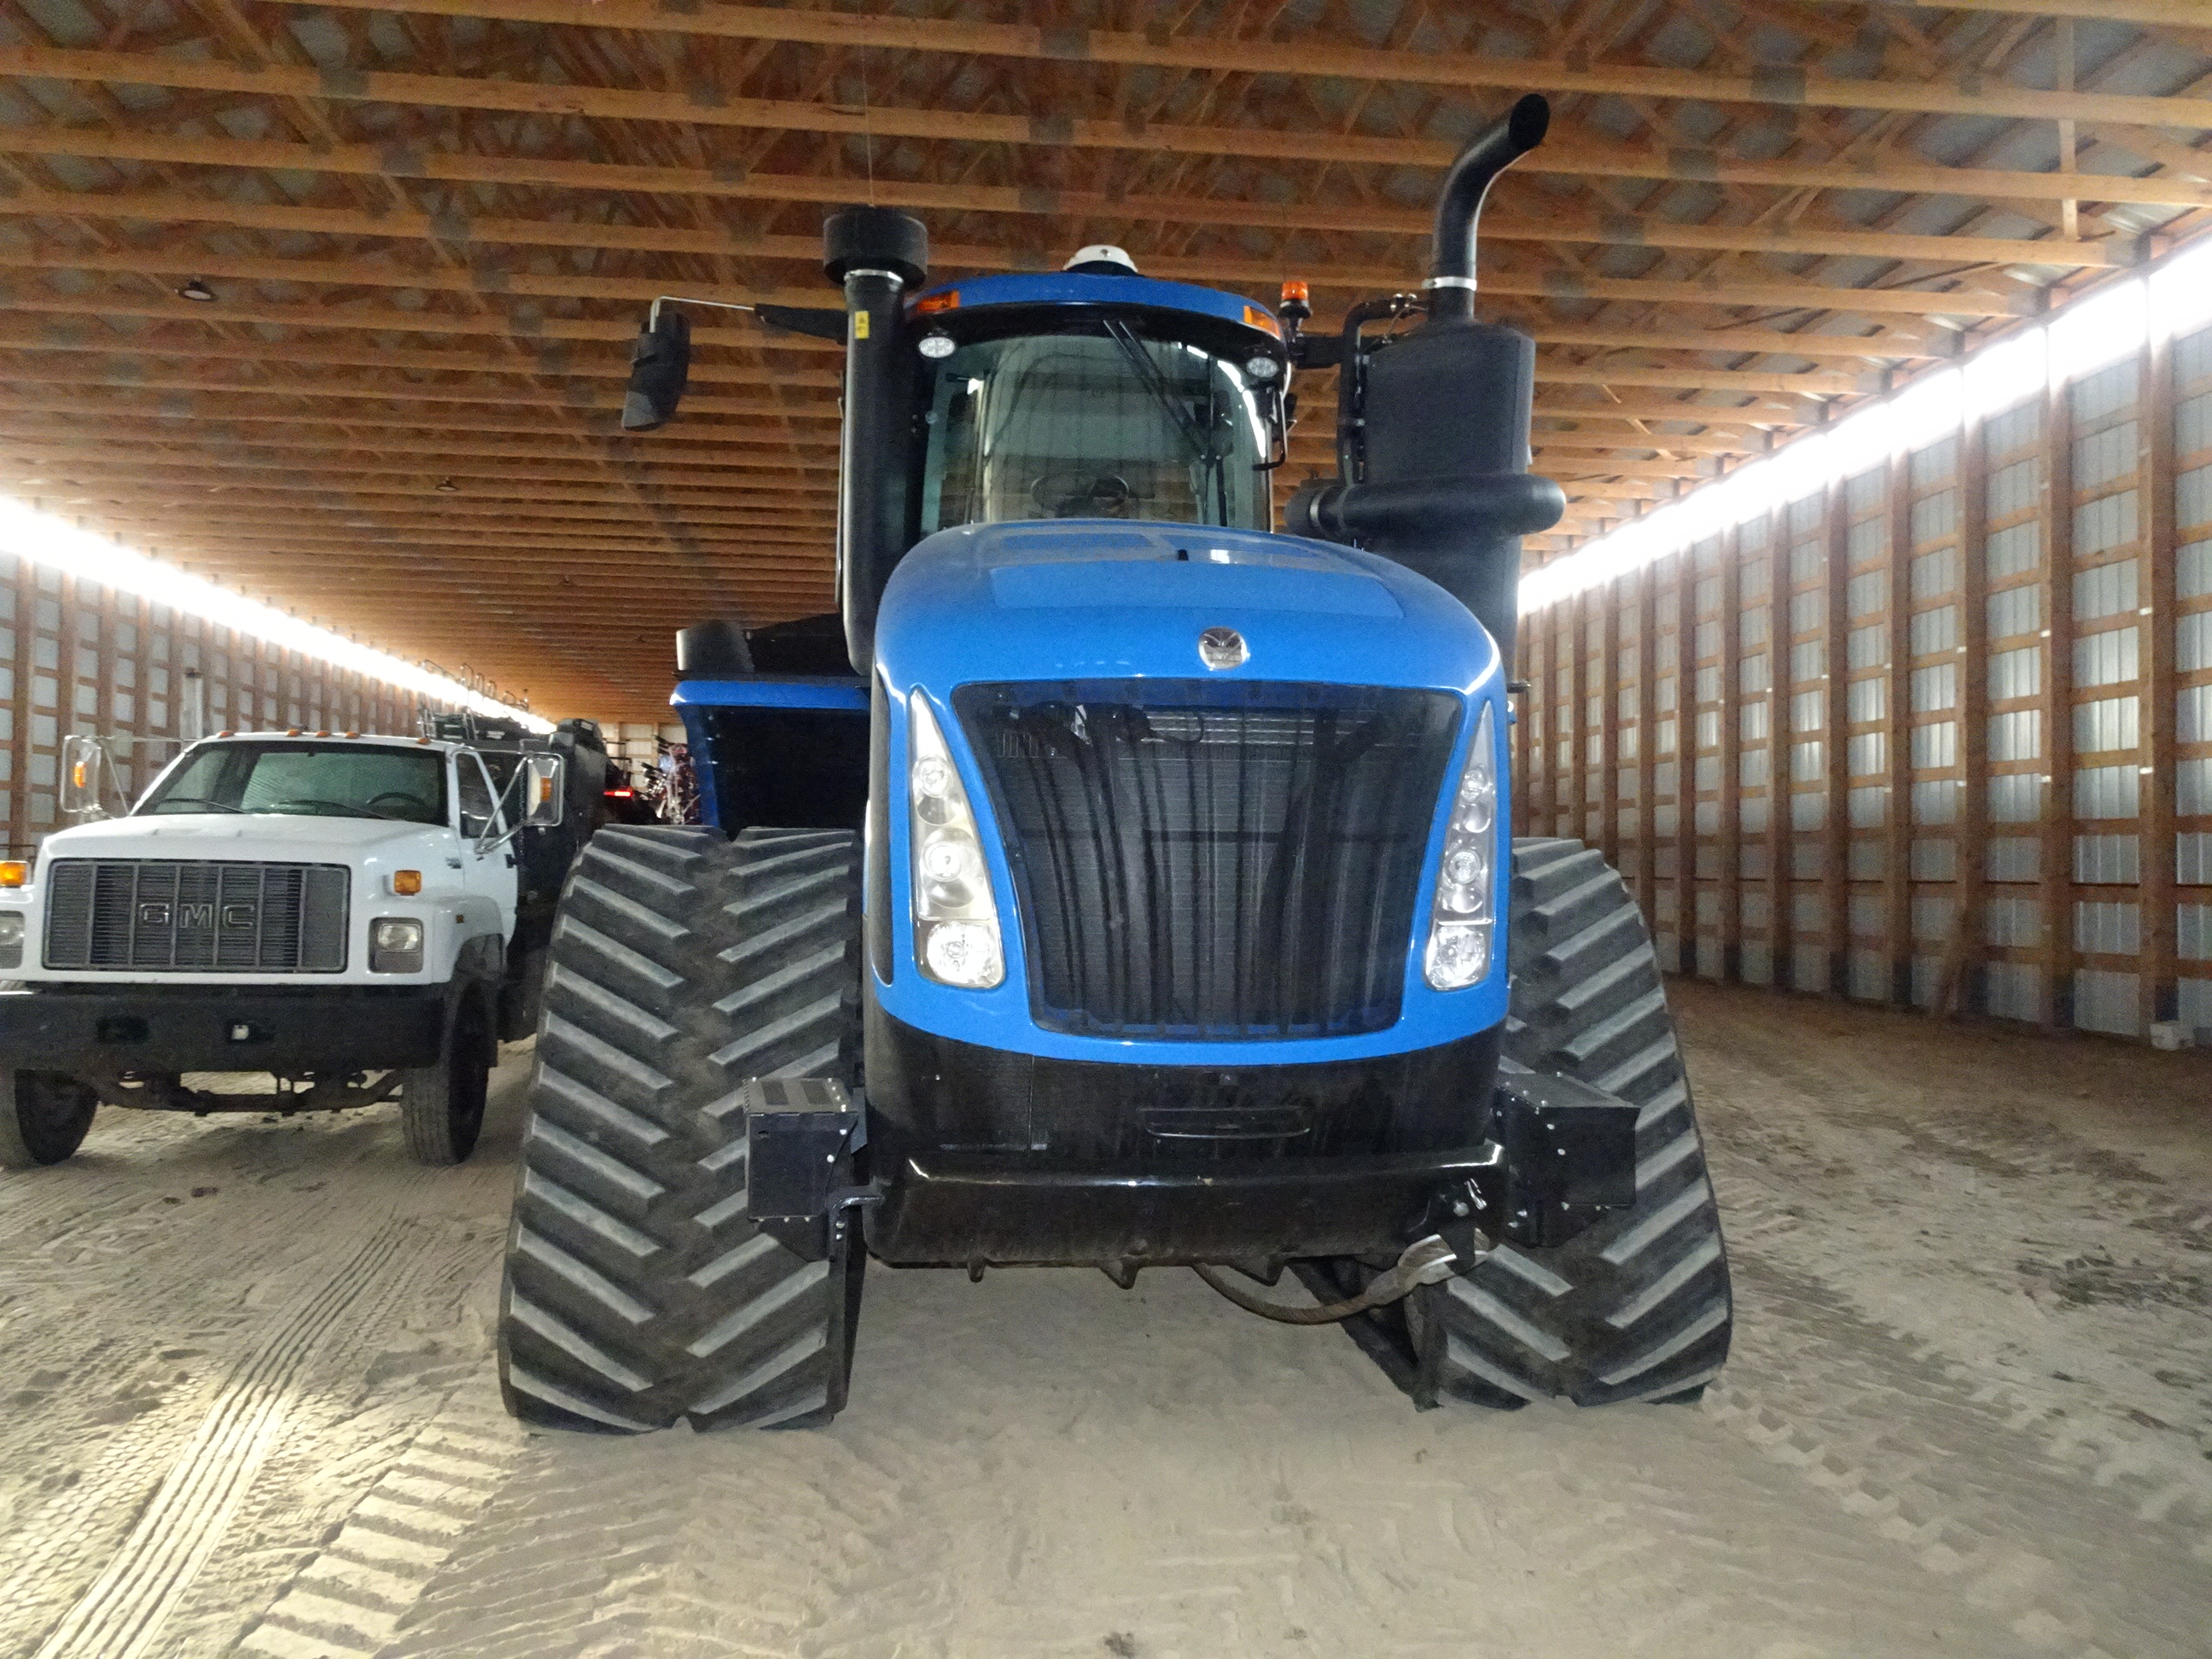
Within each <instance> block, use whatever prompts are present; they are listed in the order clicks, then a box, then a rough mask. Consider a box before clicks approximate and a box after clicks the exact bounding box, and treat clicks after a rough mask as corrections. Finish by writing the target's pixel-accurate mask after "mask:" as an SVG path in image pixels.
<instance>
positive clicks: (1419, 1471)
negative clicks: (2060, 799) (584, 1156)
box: [0, 986, 2212, 1659]
mask: <svg viewBox="0 0 2212 1659" xmlns="http://www.w3.org/2000/svg"><path fill="white" fill-rule="evenodd" d="M1676 998H1677V1002H1678V1005H1679V1006H1680V1013H1681V1017H1682V1021H1683V1024H1684V1028H1685V1031H1686V1037H1687V1040H1688V1043H1689V1047H1690V1051H1691V1056H1692V1076H1693V1079H1694V1081H1695V1084H1696V1086H1697V1088H1698V1090H1699V1101H1700V1106H1701V1109H1702V1111H1703V1113H1704V1115H1705V1130H1706V1133H1707V1137H1708V1139H1709V1141H1710V1142H1711V1152H1712V1156H1713V1161H1714V1168H1715V1173H1716V1179H1717V1182H1718V1184H1719V1188H1720V1192H1721V1198H1722V1203H1723V1208H1724V1209H1725V1210H1726V1212H1728V1216H1729V1223H1730V1234H1729V1243H1730V1248H1731V1252H1732V1256H1733V1261H1734V1263H1735V1274H1736V1286H1737V1297H1738V1303H1737V1348H1736V1356H1735V1360H1734V1362H1733V1363H1732V1364H1731V1365H1730V1367H1729V1370H1728V1371H1727V1373H1726V1374H1725V1379H1724V1382H1723V1384H1722V1385H1720V1386H1718V1387H1717V1388H1716V1389H1714V1390H1713V1391H1712V1392H1711V1394H1710V1395H1709V1396H1708V1398H1707V1400H1706V1401H1705V1404H1704V1405H1703V1406H1702V1407H1695V1408H1685V1407H1623V1408H1617V1409H1615V1410H1613V1411H1609V1412H1589V1413H1577V1412H1576V1411H1574V1410H1572V1409H1571V1408H1568V1407H1558V1408H1552V1409H1540V1408H1531V1409H1529V1410H1528V1411H1524V1412H1522V1413H1517V1414H1510V1415H1492V1414H1489V1413H1482V1412H1479V1411H1476V1410H1474V1409H1473V1408H1460V1409H1446V1410H1442V1411H1437V1412H1432V1413H1425V1414H1419V1415H1417V1414H1415V1413H1413V1412H1412V1411H1411V1410H1410V1409H1409V1408H1408V1407H1407V1406H1406V1405H1405V1403H1404V1402H1403V1401H1401V1399H1400V1398H1399V1397H1398V1396H1397V1395H1395V1394H1393V1393H1392V1392H1391V1391H1390V1390H1389V1389H1388V1388H1387V1387H1386V1386H1385V1385H1384V1384H1383V1382H1382V1380H1381V1378H1380V1377H1379V1376H1378V1375H1376V1373H1375V1372H1373V1371H1372V1370H1371V1369H1370V1367H1369V1366H1368V1364H1367V1363H1366V1362H1365V1361H1364V1359H1362V1358H1359V1356H1358V1354H1357V1353H1356V1352H1355V1351H1354V1350H1353V1349H1352V1346H1351V1345H1350V1344H1349V1343H1348V1342H1347V1341H1346V1340H1345V1339H1344V1338H1343V1337H1342V1336H1341V1335H1340V1334H1337V1333H1334V1332H1328V1331H1322V1332H1310V1331H1300V1330H1295V1329H1286V1328H1279V1327H1274V1326H1270V1325H1267V1324H1265V1323H1263V1322H1260V1321H1258V1320H1255V1319H1252V1318H1250V1317H1249V1316H1246V1315H1243V1314H1241V1313H1238V1312H1237V1311H1236V1310H1233V1309H1231V1308H1230V1307H1229V1306H1227V1305H1226V1304H1224V1303H1222V1302H1221V1301H1219V1300H1218V1298H1216V1297H1214V1296H1213V1295H1212V1292H1210V1291H1207V1290H1206V1289H1205V1287H1204V1286H1202V1285H1200V1284H1199V1283H1198V1282H1197V1281H1196V1280H1195V1279H1194V1278H1193V1277H1192V1276H1191V1275H1189V1274H1188V1273H1150V1274H1147V1275H1146V1276H1145V1278H1144V1279H1142V1280H1140V1281H1139V1288H1138V1289H1137V1290H1136V1291H1133V1292H1123V1291H1119V1290H1117V1289H1115V1287H1114V1286H1113V1285H1110V1284H1109V1283H1108V1281H1107V1280H1106V1279H1104V1278H1103V1276H1102V1275H1099V1274H1097V1273H1036V1272H1030V1273H995V1274H993V1275H991V1276H990V1277H989V1278H988V1279H986V1280H985V1282H983V1283H982V1284H981V1285H970V1284H969V1283H968V1282H967V1280H966V1279H965V1277H964V1276H963V1275H959V1274H947V1273H890V1272H884V1271H877V1272H874V1273H872V1274H871V1276H870V1279H869V1283H868V1302H867V1307H866V1314H865V1316H864V1319H863V1323H862V1331H861V1346H860V1360H859V1365H858V1369H857V1372H856V1376H855V1379H854V1399H853V1404H852V1407H851V1409H850V1410H849V1411H848V1413H846V1415H845V1416H844V1417H843V1418H842V1419H840V1420H839V1422H838V1423H837V1424H836V1426H835V1427H834V1428H833V1429H831V1430H829V1431H826V1432H820V1433H800V1434H783V1435H773V1434H771V1435H744V1434H737V1435H725V1436H715V1437H698V1436H694V1435H692V1434H690V1432H688V1431H678V1432H675V1433H671V1434H665V1435H661V1436H658V1437H653V1438H650V1439H646V1440H641V1441H611V1440H594V1439H572V1438H567V1437H548V1436H538V1435H526V1434H524V1433H523V1432H522V1431H520V1430H519V1429H517V1428H515V1427H514V1426H513V1425H510V1424H509V1423H507V1421H506V1419H504V1418H502V1417H501V1415H500V1413H499V1411H498V1405H497V1400H496V1395H495V1391H494V1389H493V1388H492V1386H491V1383H490V1362H489V1352H488V1347H487V1323H488V1319H489V1311H490V1308H491V1305H492V1300H493V1297H494V1296H495V1288H496V1263H497V1255H498V1250H499V1241H500V1236H501V1230H502V1228H503V1225H504V1220H505V1213H506V1207H507V1193H508V1188H509V1185H510V1183H511V1181H512V1156H513V1141H514V1134H515V1118H516V1112H515V1093H516V1090H517V1088H518V1086H519V1085H520V1077H521V1066H520V1063H519V1062H515V1063H510V1065H509V1066H507V1067H506V1068H504V1069H503V1071H502V1073H501V1079H502V1086H501V1094H500V1097H499V1099H500V1102H501V1105H500V1108H499V1109H497V1110H496V1112H495V1124H494V1127H493V1128H492V1130H491V1132H490V1133H489V1136H488V1139H487V1145H486V1146H485V1148H484V1150H483V1152H480V1153H479V1154H478V1157H477V1160H476V1161H475V1162H474V1163H473V1164H471V1165H470V1166H468V1167H466V1168H465V1169H463V1170H452V1171H429V1170H417V1169H416V1168H414V1167H413V1166H411V1165H410V1164H408V1163H407V1162H406V1160H405V1158H404V1154H403V1152H402V1151H401V1149H400V1146H399V1144H398V1129H397V1126H396V1125H395V1124H394V1123H392V1121H390V1120H389V1118H388V1117H387V1116H385V1115H362V1116H357V1117H350V1118H345V1119H340V1120H337V1121H320V1122H314V1123H306V1124H283V1125H280V1124H276V1123H264V1122H261V1121H254V1120H247V1121H207V1122H193V1121H190V1120H183V1121H178V1120H172V1119H167V1118H162V1117H155V1116H150V1115H148V1116H132V1115H125V1114H119V1113H111V1114H107V1115H104V1116H103V1118H102V1121H100V1124H99V1125H97V1126H96V1127H94V1132H93V1136H92V1139H91V1140H90V1142H89V1143H88V1147H87V1150H86V1152H84V1153H83V1154H82V1155H81V1156H80V1158H78V1159H77V1160H76V1162H75V1163H74V1164H70V1165H67V1166H64V1168H62V1169H59V1170H51V1171H41V1172H38V1173H35V1174H30V1175H6V1176H0V1356H4V1360H5V1366H6V1373H5V1376H4V1379H0V1402H3V1405H4V1408H3V1409H0V1654H6V1655H18V1654H21V1655H35V1656H38V1659H61V1656H70V1659H136V1656H141V1655H144V1656H186V1655H191V1656H197V1655H216V1654H226V1653H230V1652H233V1651H238V1652H240V1653H244V1654H255V1655H258V1654H276V1655H287V1656H298V1659H313V1656H327V1659H343V1656H351V1655H368V1654H384V1655H387V1656H394V1659H397V1656H403V1655H404V1656H410V1659H431V1656H440V1659H497V1656H514V1659H566V1656H579V1659H580V1656H617V1655H624V1656H637V1659H691V1656H708V1655H713V1656H723V1655H732V1656H737V1655H746V1656H787V1655H788V1656H806V1659H829V1656H854V1659H1000V1656H1004V1659H1016V1656H1020V1659H1036V1656H1062V1655H1066V1656H1079V1655H1082V1656H1102V1655H1103V1656H1120V1659H1130V1656H1143V1659H1170V1656H1182V1659H1242V1656H1297V1659H1339V1656H1344V1659H1370V1656H1377V1659H1379V1656H1424V1659H1426V1656H1436V1659H1444V1656H1451V1659H1470V1656H1480V1659H1490V1656H1520V1655H1527V1656H1531V1659H1534V1656H1539V1655H1541V1656H1545V1659H1559V1656H1577V1655H1584V1654H1588V1655H1605V1656H1608V1659H1611V1656H1616V1655H1638V1654H1646V1655H1660V1656H1691V1655H1696V1656H1700V1659H1704V1656H1714V1659H1735V1656H1745V1659H1819V1656H1836V1659H1847V1656H1848V1659H1857V1656H1882V1655H1921V1654H1926V1655H1937V1654H1940V1655H1943V1656H1960V1659H1971V1656H1983V1655H1989V1656H1996V1655H2016V1654H2044V1653H2048V1654H2053V1655H2063V1656H2069V1659H2079V1656H2095V1655H2104V1656H2109V1659H2157V1656H2169V1655H2171V1656H2181V1655H2202V1654H2205V1653H2207V1652H2212V1461H2208V1459H2212V1320H2208V1318H2207V1312H2208V1306H2207V1304H2208V1300H2212V1086H2208V1085H2212V1066H2208V1064H2207V1061H2206V1059H2205V1057H2203V1056H2201V1055H2188V1054H2183V1055H2163V1054H2151V1053H2149V1052H2148V1051H2143V1050H2138V1049H2135V1048H2125V1047H2121V1046H2119V1045H2117V1044H2114V1045H2106V1044H2105V1043H2102V1042H2093V1041H2090V1040H2086V1039H2074V1040H2069V1041H2063V1042H2060V1041H2045V1040H2043V1039H2039V1038H2036V1037H2033V1036H2023V1035H2021V1033H2019V1032H2018V1031H2016V1030H2002V1031H1999V1030H1995V1029H1989V1030H1980V1029H1961V1028H1942V1027H1932V1026H1930V1025H1929V1024H1927V1023H1926V1022H1925V1021H1923V1020H1917V1019H1913V1018H1905V1017H1902V1016H1893V1015H1887V1014H1882V1013H1878V1012H1869V1011H1866V1010H1861V1009H1853V1008H1847V1007H1842V1006H1833V1005H1829V1004H1825V1003H1818V1002H1812V1001H1805V1000H1785V999H1780V998H1776V997H1772V996H1769V995H1766V994H1760V993H1756V992H1741V991H1727V990H1719V989H1715V988H1712V987H1698V986H1690V987H1679V988H1678V990H1677V992H1676Z"/></svg>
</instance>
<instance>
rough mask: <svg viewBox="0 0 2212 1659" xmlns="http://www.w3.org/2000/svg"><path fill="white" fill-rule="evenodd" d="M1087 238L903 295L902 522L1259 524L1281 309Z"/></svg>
mask: <svg viewBox="0 0 2212 1659" xmlns="http://www.w3.org/2000/svg"><path fill="white" fill-rule="evenodd" d="M1100 252H1102V251H1101V250H1096V249H1086V250H1085V254H1084V255H1079V257H1078V258H1077V259H1076V260H1074V261H1072V262H1071V264H1072V265H1073V266H1076V267H1079V268H1076V269H1070V270H1064V271H1060V272H1055V273H1053V274H1050V275H1038V276H989V277H982V278H978V279H976V280H974V281H970V282H966V283H952V284H947V285H945V286H941V287H939V288H934V289H929V290H927V292H925V293H923V294H921V295H919V296H918V297H917V298H916V299H915V301H914V303H913V306H912V307H911V309H910V311H909V313H908V334H909V337H910V338H911V339H912V341H913V346H912V349H913V351H914V354H915V359H916V361H915V364H914V366H913V374H912V382H911V383H912V386H913V397H914V404H915V410H916V415H917V419H918V421H919V423H920V427H921V432H920V435H919V441H918V442H916V444H915V469H916V471H915V482H914V493H913V501H914V506H915V526H914V529H915V534H916V536H917V538H919V537H921V536H928V535H933V534H934V533H935V532H938V531H940V530H950V529H952V528H954V527H955V526H960V525H969V524H1000V523H1006V522H1007V521H1010V520H1032V519H1122V520H1154V521H1158V522H1167V523H1175V524H1201V525H1215V526H1221V527H1223V528H1226V529H1241V530H1259V531H1266V530H1269V529H1272V528H1273V522H1272V519H1273V514H1272V511H1271V494H1270V490H1269V488H1268V483H1269V479H1270V477H1271V476H1272V473H1273V468H1274V467H1275V465H1278V464H1279V459H1280V457H1281V453H1282V446H1283V437H1284V425H1285V385H1286V382H1287V380H1288V378H1289V369H1290V362H1289V358H1288V356H1287V355H1286V353H1285V347H1284V343H1283V337H1282V330H1281V327H1280V325H1279V324H1278V323H1277V322H1276V320H1275V319H1274V318H1273V316H1272V315H1271V314H1270V313H1267V312H1266V311H1263V310H1261V308H1260V307H1257V306H1255V305H1251V304H1249V303H1248V302H1246V301H1243V300H1242V299H1240V298H1238V297H1237V295H1229V294H1218V293H1215V292H1213V291H1212V290H1210V289H1200V288H1193V287H1189V286H1188V285H1186V284H1183V283H1163V282H1155V281H1152V280H1151V279H1150V278H1147V277H1145V276H1139V275H1138V274H1137V272H1136V271H1135V270H1134V268H1133V266H1132V265H1129V264H1127V256H1126V255H1123V256H1121V259H1120V260H1115V259H1113V258H1101V257H1097V255H1098V254H1099V253H1100ZM1111 252H1115V253H1118V252H1119V250H1118V249H1117V250H1112V251H1111ZM1085 256H1091V257H1085Z"/></svg>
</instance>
